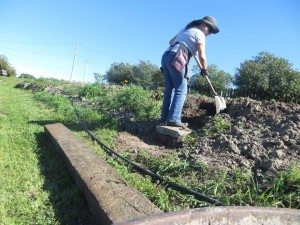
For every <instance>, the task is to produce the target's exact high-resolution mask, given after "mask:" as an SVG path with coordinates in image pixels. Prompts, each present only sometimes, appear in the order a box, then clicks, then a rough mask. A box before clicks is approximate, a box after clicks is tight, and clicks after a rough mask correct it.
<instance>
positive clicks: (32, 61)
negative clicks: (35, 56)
mask: <svg viewBox="0 0 300 225" xmlns="http://www.w3.org/2000/svg"><path fill="white" fill-rule="evenodd" d="M10 55H12V56H14V57H16V58H18V59H21V60H24V61H28V62H31V63H35V64H39V65H42V66H47V67H51V68H54V69H58V68H57V67H55V66H52V65H48V64H44V63H40V62H37V61H34V60H30V59H25V58H23V57H20V56H17V55H15V54H12V53H10ZM63 68H64V69H67V68H66V67H63Z"/></svg>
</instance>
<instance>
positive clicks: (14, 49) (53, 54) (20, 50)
mask: <svg viewBox="0 0 300 225" xmlns="http://www.w3.org/2000/svg"><path fill="white" fill-rule="evenodd" d="M0 48H3V49H7V50H13V51H18V52H26V53H29V54H39V55H49V56H63V57H70V56H71V55H64V54H60V53H44V52H35V51H33V52H32V51H26V50H22V49H16V48H7V47H3V46H0Z"/></svg>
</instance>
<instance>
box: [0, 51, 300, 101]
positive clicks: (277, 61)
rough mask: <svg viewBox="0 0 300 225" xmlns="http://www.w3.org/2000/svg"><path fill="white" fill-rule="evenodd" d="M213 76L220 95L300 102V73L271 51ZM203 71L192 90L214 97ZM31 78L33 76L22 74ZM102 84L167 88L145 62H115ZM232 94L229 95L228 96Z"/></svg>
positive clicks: (2, 60)
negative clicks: (230, 70)
mask: <svg viewBox="0 0 300 225" xmlns="http://www.w3.org/2000/svg"><path fill="white" fill-rule="evenodd" d="M0 69H4V70H7V73H8V76H16V71H15V69H14V68H13V67H12V66H11V65H10V64H9V63H8V61H7V58H6V57H5V56H0ZM208 72H209V77H210V79H211V81H212V83H213V85H214V87H215V89H216V91H217V92H218V93H223V94H224V95H227V96H228V95H229V96H233V97H245V96H249V97H254V96H255V98H257V99H260V100H264V99H266V100H270V99H275V100H278V101H284V102H294V103H300V72H299V71H298V70H295V69H293V68H292V64H291V63H289V61H288V60H287V59H284V58H280V57H277V56H275V55H273V54H270V53H268V52H261V53H259V54H258V55H257V56H255V57H253V58H252V59H249V60H246V61H244V62H243V63H241V64H240V66H239V67H238V68H237V69H236V72H235V74H234V75H231V74H230V73H226V72H225V71H223V70H220V69H219V68H218V67H217V66H216V65H210V66H209V67H208ZM199 73H200V71H199V68H198V67H196V66H194V67H193V68H192V69H191V76H190V77H191V78H190V82H189V83H190V84H189V85H190V89H191V91H192V92H198V93H200V94H203V95H211V92H210V89H209V86H208V84H207V82H206V81H205V79H203V78H202V77H201V76H200V75H199ZM22 76H23V77H30V76H31V75H29V74H22ZM94 76H95V79H96V81H97V82H98V83H99V82H100V83H103V82H104V83H107V84H116V85H130V84H133V85H138V86H141V87H143V88H144V89H157V88H160V87H163V79H164V78H163V74H162V72H161V71H160V69H159V67H158V66H156V65H154V64H152V63H150V62H145V61H140V62H139V63H138V64H136V65H132V64H129V63H123V62H121V63H113V64H112V65H111V66H110V68H109V69H108V70H107V71H106V73H105V74H99V73H94ZM228 93H229V94H228Z"/></svg>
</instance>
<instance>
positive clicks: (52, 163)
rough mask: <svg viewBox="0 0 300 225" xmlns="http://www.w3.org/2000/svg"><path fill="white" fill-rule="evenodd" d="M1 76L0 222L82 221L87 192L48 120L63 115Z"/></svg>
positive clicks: (56, 118) (47, 222) (14, 82)
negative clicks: (50, 136)
mask: <svg viewBox="0 0 300 225" xmlns="http://www.w3.org/2000/svg"><path fill="white" fill-rule="evenodd" d="M0 79H1V80H0V86H1V88H0V96H1V97H0V137H1V138H0V224H4V225H6V224H7V225H11V224H82V223H83V222H84V221H85V220H86V219H87V216H88V213H89V212H88V211H87V209H86V205H85V203H84V199H83V196H82V195H81V193H80V190H79V189H78V188H77V186H76V185H75V183H74V182H73V180H72V179H71V177H70V175H69V174H68V173H67V168H66V165H65V164H64V162H63V161H62V159H60V158H59V157H58V156H57V154H56V152H55V149H54V148H53V147H52V146H51V144H50V143H48V140H47V138H46V137H45V135H44V129H43V126H42V125H43V124H44V121H58V120H59V119H61V116H57V114H56V113H54V112H53V111H52V110H49V109H47V108H45V107H43V105H40V104H37V102H36V101H35V100H34V98H33V94H31V93H30V92H29V91H22V90H19V89H14V88H13V86H14V85H15V84H16V79H13V78H0Z"/></svg>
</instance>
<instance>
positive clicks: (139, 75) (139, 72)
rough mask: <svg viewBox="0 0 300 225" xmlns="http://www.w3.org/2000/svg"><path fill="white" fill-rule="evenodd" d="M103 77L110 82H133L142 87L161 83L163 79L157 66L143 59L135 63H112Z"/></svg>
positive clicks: (151, 86)
mask: <svg viewBox="0 0 300 225" xmlns="http://www.w3.org/2000/svg"><path fill="white" fill-rule="evenodd" d="M104 77H105V79H106V81H107V82H108V83H110V84H118V85H124V84H135V85H139V86H142V87H144V88H154V87H157V86H159V85H162V80H163V75H162V73H161V71H160V70H159V68H158V67H157V66H156V65H154V64H151V63H150V62H145V61H140V62H139V63H138V64H137V65H131V64H128V63H113V64H112V65H111V67H110V69H109V70H108V71H107V72H106V74H105V76H104Z"/></svg>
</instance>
